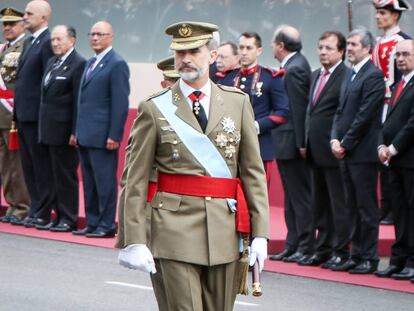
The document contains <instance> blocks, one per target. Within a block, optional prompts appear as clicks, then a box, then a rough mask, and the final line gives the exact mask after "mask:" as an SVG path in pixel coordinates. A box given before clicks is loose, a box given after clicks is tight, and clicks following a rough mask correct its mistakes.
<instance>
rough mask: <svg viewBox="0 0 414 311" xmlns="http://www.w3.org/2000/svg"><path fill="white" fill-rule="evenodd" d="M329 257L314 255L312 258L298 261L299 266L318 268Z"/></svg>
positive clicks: (308, 257)
mask: <svg viewBox="0 0 414 311" xmlns="http://www.w3.org/2000/svg"><path fill="white" fill-rule="evenodd" d="M328 259H329V257H327V256H322V255H317V254H314V255H312V256H305V257H303V258H302V259H301V260H299V261H298V264H299V265H300V266H320V265H321V264H322V263H324V262H325V261H327V260H328Z"/></svg>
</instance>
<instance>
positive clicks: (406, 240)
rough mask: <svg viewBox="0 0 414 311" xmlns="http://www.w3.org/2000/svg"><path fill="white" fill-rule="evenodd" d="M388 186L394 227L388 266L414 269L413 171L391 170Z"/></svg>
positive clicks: (405, 169)
mask: <svg viewBox="0 0 414 311" xmlns="http://www.w3.org/2000/svg"><path fill="white" fill-rule="evenodd" d="M389 185H390V195H391V199H392V212H393V215H394V225H395V242H394V244H393V245H392V253H391V259H390V264H392V265H396V266H401V267H404V266H406V267H410V268H414V169H410V168H391V169H390V171H389Z"/></svg>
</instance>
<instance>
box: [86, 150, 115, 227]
mask: <svg viewBox="0 0 414 311" xmlns="http://www.w3.org/2000/svg"><path fill="white" fill-rule="evenodd" d="M79 151H80V156H81V166H82V176H83V188H84V194H85V212H86V224H87V226H88V227H90V228H92V229H95V230H96V231H103V232H108V231H112V230H115V213H116V201H117V192H118V189H117V187H118V185H117V175H116V173H117V167H118V150H116V151H109V150H107V149H99V148H87V147H82V146H80V147H79Z"/></svg>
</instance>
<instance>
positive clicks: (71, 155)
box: [48, 145, 79, 226]
mask: <svg viewBox="0 0 414 311" xmlns="http://www.w3.org/2000/svg"><path fill="white" fill-rule="evenodd" d="M48 149H49V155H50V159H51V163H52V170H53V181H54V184H55V188H56V201H57V205H56V212H57V218H56V220H55V221H56V222H57V223H61V224H68V225H71V226H72V225H76V224H77V222H78V212H79V182H78V173H77V169H78V165H79V156H78V151H77V149H76V148H74V147H71V146H54V145H49V146H48Z"/></svg>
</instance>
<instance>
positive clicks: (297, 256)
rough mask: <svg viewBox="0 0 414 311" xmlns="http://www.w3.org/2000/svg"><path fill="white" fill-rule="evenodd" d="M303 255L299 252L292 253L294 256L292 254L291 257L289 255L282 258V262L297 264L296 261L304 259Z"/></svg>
mask: <svg viewBox="0 0 414 311" xmlns="http://www.w3.org/2000/svg"><path fill="white" fill-rule="evenodd" d="M304 256H305V255H304V254H303V253H301V252H296V253H294V254H292V255H290V256H289V257H285V258H283V261H284V262H298V261H300V260H301V259H303V257H304Z"/></svg>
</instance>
